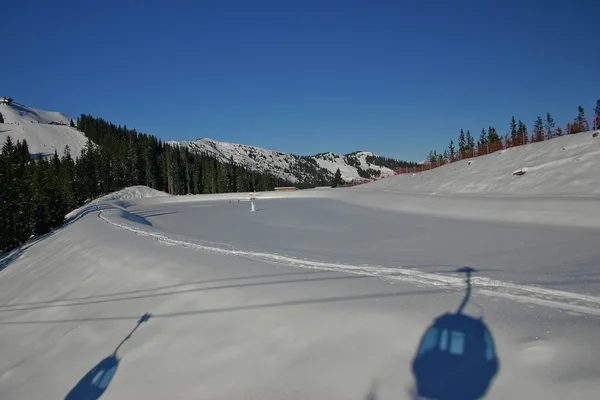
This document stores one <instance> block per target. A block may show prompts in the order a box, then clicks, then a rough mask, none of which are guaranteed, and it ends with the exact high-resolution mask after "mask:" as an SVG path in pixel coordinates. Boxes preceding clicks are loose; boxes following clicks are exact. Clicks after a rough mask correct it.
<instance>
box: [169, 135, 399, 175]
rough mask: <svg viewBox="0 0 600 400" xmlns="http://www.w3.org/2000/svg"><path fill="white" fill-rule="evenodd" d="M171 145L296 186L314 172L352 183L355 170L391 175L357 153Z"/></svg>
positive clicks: (206, 143) (211, 142)
mask: <svg viewBox="0 0 600 400" xmlns="http://www.w3.org/2000/svg"><path fill="white" fill-rule="evenodd" d="M168 143H170V144H174V145H180V146H185V147H188V148H189V149H190V150H191V151H197V152H203V153H207V154H210V155H212V156H214V157H216V158H217V159H219V160H220V161H223V162H229V161H230V160H233V162H234V163H236V164H238V165H242V166H244V167H246V168H249V169H251V170H258V171H263V172H270V173H271V174H273V175H275V176H278V177H280V178H283V179H287V180H289V181H291V182H299V181H303V180H305V179H308V178H313V177H314V176H316V173H317V171H320V173H322V174H327V175H328V176H329V177H330V178H331V177H333V174H335V172H336V170H337V169H338V168H339V169H340V172H341V174H342V179H343V180H345V181H353V180H358V179H361V177H360V175H359V173H358V168H357V167H360V168H361V169H363V170H365V171H367V170H369V169H372V170H375V171H379V172H380V174H381V176H389V175H393V174H394V172H393V171H392V170H391V169H389V168H386V167H382V166H378V165H375V164H372V163H369V162H367V157H368V156H375V154H373V153H370V152H356V153H351V154H347V155H338V154H334V153H323V154H318V155H316V156H305V157H300V156H297V155H294V154H289V153H282V152H279V151H273V150H268V149H262V148H260V147H255V146H248V145H244V144H236V143H227V142H220V141H217V140H213V139H209V138H202V139H198V140H193V141H183V142H168Z"/></svg>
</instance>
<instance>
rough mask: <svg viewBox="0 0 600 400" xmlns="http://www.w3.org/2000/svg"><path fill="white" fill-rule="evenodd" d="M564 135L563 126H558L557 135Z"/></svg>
mask: <svg viewBox="0 0 600 400" xmlns="http://www.w3.org/2000/svg"><path fill="white" fill-rule="evenodd" d="M562 135H563V131H562V128H561V127H560V126H559V127H558V128H556V136H557V137H561V136H562Z"/></svg>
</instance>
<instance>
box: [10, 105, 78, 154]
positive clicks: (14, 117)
mask: <svg viewBox="0 0 600 400" xmlns="http://www.w3.org/2000/svg"><path fill="white" fill-rule="evenodd" d="M0 113H1V114H2V116H3V118H4V123H3V124H0V145H1V144H3V143H4V142H5V141H6V138H7V137H8V136H10V137H11V138H12V139H13V141H17V140H23V139H25V140H27V144H28V146H29V152H30V153H31V154H39V155H52V154H53V153H54V151H55V150H56V151H57V152H58V154H59V156H62V154H63V151H64V148H65V146H67V145H68V146H69V148H70V150H71V156H72V157H73V158H75V157H77V156H79V154H80V153H81V150H82V149H83V148H84V147H85V144H86V142H87V138H86V137H85V135H84V134H83V133H81V132H79V131H78V130H77V129H75V128H71V127H69V124H70V121H71V118H69V117H67V116H66V115H64V114H62V113H59V112H52V111H43V110H38V109H35V108H31V107H28V106H25V105H23V104H19V103H14V102H13V103H12V104H0ZM50 123H54V124H56V123H60V124H64V125H54V124H53V125H50Z"/></svg>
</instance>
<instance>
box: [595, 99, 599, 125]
mask: <svg viewBox="0 0 600 400" xmlns="http://www.w3.org/2000/svg"><path fill="white" fill-rule="evenodd" d="M596 129H600V99H598V100H597V101H596V109H595V110H594V130H596Z"/></svg>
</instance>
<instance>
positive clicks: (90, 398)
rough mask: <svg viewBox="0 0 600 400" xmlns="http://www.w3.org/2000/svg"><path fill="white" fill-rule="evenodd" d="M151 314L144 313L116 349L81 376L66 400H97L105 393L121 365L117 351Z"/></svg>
mask: <svg viewBox="0 0 600 400" xmlns="http://www.w3.org/2000/svg"><path fill="white" fill-rule="evenodd" d="M150 316H151V315H150V314H144V315H142V317H141V318H140V319H139V321H138V322H137V325H136V326H135V328H133V330H132V331H131V332H129V334H128V335H127V336H126V337H125V339H123V340H122V341H121V343H119V345H118V346H117V348H116V349H115V351H113V352H112V354H111V355H110V356H108V357H106V358H105V359H103V360H102V361H100V362H99V363H98V364H96V365H95V366H94V368H92V369H91V370H90V371H89V372H88V373H87V374H85V375H84V376H83V378H81V380H80V381H79V382H77V384H76V385H75V387H73V389H71V391H70V392H69V393H68V394H67V396H66V397H65V400H96V399H98V398H99V397H100V396H102V395H103V394H104V392H105V391H106V388H107V387H108V385H109V384H110V382H111V381H112V378H113V377H114V376H115V374H116V373H117V368H118V367H119V361H120V359H119V357H118V356H117V352H118V351H119V348H120V347H121V346H122V345H123V343H125V342H126V341H127V340H128V339H130V338H131V335H133V333H134V332H135V330H136V329H137V328H139V326H140V325H141V324H143V323H144V322H146V321H148V320H149V319H150Z"/></svg>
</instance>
